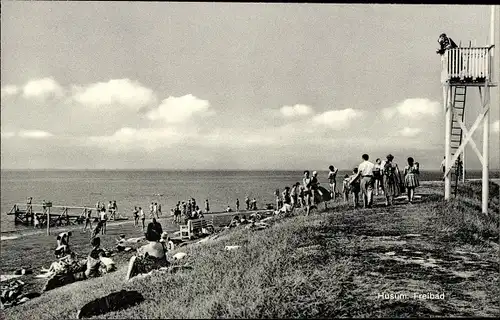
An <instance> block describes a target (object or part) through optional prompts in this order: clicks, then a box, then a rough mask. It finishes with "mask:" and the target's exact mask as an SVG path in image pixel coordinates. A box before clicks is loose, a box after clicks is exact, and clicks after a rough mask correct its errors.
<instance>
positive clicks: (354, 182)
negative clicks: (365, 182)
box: [349, 168, 361, 209]
mask: <svg viewBox="0 0 500 320" xmlns="http://www.w3.org/2000/svg"><path fill="white" fill-rule="evenodd" d="M352 173H353V174H352V175H351V176H350V177H349V186H350V189H351V192H352V194H353V201H354V209H356V208H357V207H358V202H359V192H360V191H361V186H360V181H359V175H358V168H354V169H353V170H352Z"/></svg>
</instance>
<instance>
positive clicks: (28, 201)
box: [26, 197, 33, 213]
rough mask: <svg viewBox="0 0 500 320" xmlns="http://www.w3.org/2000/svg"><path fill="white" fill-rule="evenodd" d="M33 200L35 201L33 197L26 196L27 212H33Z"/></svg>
mask: <svg viewBox="0 0 500 320" xmlns="http://www.w3.org/2000/svg"><path fill="white" fill-rule="evenodd" d="M32 201H33V197H28V198H26V213H32V212H33V205H32V204H31V202H32Z"/></svg>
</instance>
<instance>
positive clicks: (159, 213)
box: [157, 203, 161, 216]
mask: <svg viewBox="0 0 500 320" xmlns="http://www.w3.org/2000/svg"><path fill="white" fill-rule="evenodd" d="M157 209H158V215H159V216H161V203H158V207H157Z"/></svg>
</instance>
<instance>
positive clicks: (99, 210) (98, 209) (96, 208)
mask: <svg viewBox="0 0 500 320" xmlns="http://www.w3.org/2000/svg"><path fill="white" fill-rule="evenodd" d="M44 201H45V200H44ZM95 212H97V213H98V214H99V212H101V202H100V201H97V203H96V204H95Z"/></svg>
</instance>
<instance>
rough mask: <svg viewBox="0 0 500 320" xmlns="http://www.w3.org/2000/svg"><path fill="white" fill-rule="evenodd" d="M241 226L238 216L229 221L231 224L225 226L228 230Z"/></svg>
mask: <svg viewBox="0 0 500 320" xmlns="http://www.w3.org/2000/svg"><path fill="white" fill-rule="evenodd" d="M240 224H241V220H240V217H239V216H234V217H233V219H231V222H230V223H229V225H228V226H227V227H228V228H234V227H237V226H239V225H240Z"/></svg>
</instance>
